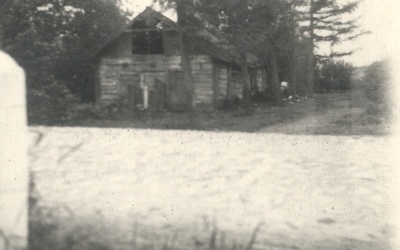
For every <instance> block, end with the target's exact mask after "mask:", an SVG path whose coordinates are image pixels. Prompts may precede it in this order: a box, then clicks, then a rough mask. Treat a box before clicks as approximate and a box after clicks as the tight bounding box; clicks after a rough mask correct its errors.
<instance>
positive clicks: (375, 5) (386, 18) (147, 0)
mask: <svg viewBox="0 0 400 250" xmlns="http://www.w3.org/2000/svg"><path fill="white" fill-rule="evenodd" d="M125 1H127V2H129V4H128V3H127V4H126V6H127V8H129V9H131V10H133V11H134V14H135V15H136V14H138V13H140V12H141V11H142V10H143V9H144V8H145V7H146V6H151V5H152V3H153V1H152V0H125ZM339 2H347V1H346V0H339ZM167 16H171V13H169V14H167ZM354 16H360V20H359V23H360V24H361V25H362V28H363V29H365V30H369V31H371V32H372V33H371V34H368V35H365V36H362V37H360V38H358V39H357V40H355V41H352V42H346V43H344V44H342V45H341V46H342V47H343V48H345V49H357V52H356V53H354V54H353V55H351V56H348V57H344V58H343V59H344V60H346V61H348V62H351V63H353V64H354V65H355V66H363V65H368V64H370V63H372V62H374V61H377V60H380V59H382V58H385V57H393V56H394V55H395V54H397V53H394V51H397V52H399V53H400V49H399V48H400V0H363V2H361V4H360V5H359V7H358V9H357V11H356V12H355V13H354ZM328 52H329V50H328Z"/></svg>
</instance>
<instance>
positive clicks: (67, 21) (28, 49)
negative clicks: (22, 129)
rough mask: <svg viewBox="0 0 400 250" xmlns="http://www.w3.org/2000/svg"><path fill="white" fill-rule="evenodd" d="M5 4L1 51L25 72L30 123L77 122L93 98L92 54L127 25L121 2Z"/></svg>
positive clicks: (42, 0) (0, 19) (83, 0)
mask: <svg viewBox="0 0 400 250" xmlns="http://www.w3.org/2000/svg"><path fill="white" fill-rule="evenodd" d="M4 1H5V2H4ZM3 2H4V4H5V5H7V7H8V8H5V9H2V10H1V14H2V15H1V16H0V23H1V26H0V38H1V44H2V46H3V48H2V49H3V50H4V51H6V52H7V53H9V54H10V55H11V56H12V57H14V58H15V59H16V60H17V62H18V63H19V64H20V65H21V66H22V67H23V68H24V69H25V71H26V75H27V90H28V104H29V106H28V113H29V121H30V123H42V124H43V123H44V124H46V123H49V122H63V121H67V120H69V119H72V118H73V116H75V115H77V114H74V110H76V109H79V108H78V107H77V106H78V104H79V103H81V102H82V101H83V102H90V101H93V99H94V96H93V93H94V91H93V87H94V85H93V84H94V82H93V81H94V77H93V74H94V71H93V68H92V65H91V64H90V59H91V55H92V53H93V52H94V50H95V49H96V48H98V47H99V45H101V44H102V43H104V42H105V41H106V40H107V39H108V38H109V37H111V36H112V35H113V34H114V33H115V32H116V31H117V30H116V29H115V27H122V26H123V24H124V23H125V22H126V18H125V16H124V13H122V12H121V10H120V9H119V7H118V1H117V0H113V1H108V0H107V1H106V0H79V1H78V0H37V1H17V0H3Z"/></svg>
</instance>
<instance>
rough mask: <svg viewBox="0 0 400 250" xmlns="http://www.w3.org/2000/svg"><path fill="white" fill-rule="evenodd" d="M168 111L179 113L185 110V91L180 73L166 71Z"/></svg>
mask: <svg viewBox="0 0 400 250" xmlns="http://www.w3.org/2000/svg"><path fill="white" fill-rule="evenodd" d="M167 82H168V109H169V110H175V111H180V110H184V109H185V108H186V106H187V105H186V104H187V100H188V98H187V91H186V86H185V82H184V81H183V74H182V71H178V70H176V71H175V70H174V71H168V80H167Z"/></svg>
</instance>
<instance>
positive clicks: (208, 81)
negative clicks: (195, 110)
mask: <svg viewBox="0 0 400 250" xmlns="http://www.w3.org/2000/svg"><path fill="white" fill-rule="evenodd" d="M191 64H192V71H193V79H194V85H195V86H194V87H195V96H196V103H197V104H204V105H212V103H213V102H212V93H213V63H212V61H211V59H210V57H209V56H205V55H198V56H191ZM169 70H182V67H181V60H180V57H179V56H164V55H132V56H128V57H123V58H122V57H119V58H111V57H105V58H102V59H101V61H100V63H99V71H98V78H99V85H100V86H99V88H100V91H99V92H100V93H99V99H98V104H99V105H100V106H102V105H105V104H110V103H112V102H115V101H118V100H119V98H120V95H119V93H118V88H119V85H120V83H119V78H120V76H121V75H124V74H128V73H138V74H140V75H141V77H142V78H141V79H143V84H144V85H146V86H147V87H148V88H149V92H151V91H154V83H155V82H156V81H162V82H166V80H167V72H168V71H169Z"/></svg>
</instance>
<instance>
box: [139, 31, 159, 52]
mask: <svg viewBox="0 0 400 250" xmlns="http://www.w3.org/2000/svg"><path fill="white" fill-rule="evenodd" d="M132 36H133V37H132V54H134V55H146V54H164V46H163V38H162V31H161V30H151V29H149V30H145V31H139V30H138V31H134V32H133V34H132Z"/></svg>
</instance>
